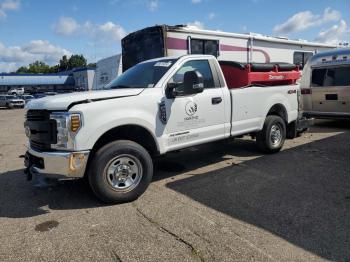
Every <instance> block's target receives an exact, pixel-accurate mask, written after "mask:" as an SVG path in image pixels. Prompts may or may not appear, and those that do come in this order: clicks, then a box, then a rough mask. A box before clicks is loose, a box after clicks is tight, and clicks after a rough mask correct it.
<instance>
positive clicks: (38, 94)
mask: <svg viewBox="0 0 350 262" xmlns="http://www.w3.org/2000/svg"><path fill="white" fill-rule="evenodd" d="M33 96H34V98H35V99H37V98H42V97H45V96H46V95H45V93H35V94H33Z"/></svg>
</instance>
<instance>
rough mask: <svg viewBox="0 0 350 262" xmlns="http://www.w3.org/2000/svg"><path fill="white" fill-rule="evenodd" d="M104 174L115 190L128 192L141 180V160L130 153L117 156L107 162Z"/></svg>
mask: <svg viewBox="0 0 350 262" xmlns="http://www.w3.org/2000/svg"><path fill="white" fill-rule="evenodd" d="M105 176H106V179H107V181H108V183H109V185H110V186H112V188H113V189H114V190H115V191H119V192H129V191H131V190H133V189H134V188H135V187H137V186H138V184H139V183H140V181H141V178H142V165H141V162H140V161H139V160H138V159H137V158H135V157H134V156H131V155H120V156H117V157H115V158H113V159H112V160H111V161H109V163H108V164H107V166H106V169H105Z"/></svg>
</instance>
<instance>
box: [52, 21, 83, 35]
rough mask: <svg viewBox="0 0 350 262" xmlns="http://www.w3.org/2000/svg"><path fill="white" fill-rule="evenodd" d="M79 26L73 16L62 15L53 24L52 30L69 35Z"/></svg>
mask: <svg viewBox="0 0 350 262" xmlns="http://www.w3.org/2000/svg"><path fill="white" fill-rule="evenodd" d="M79 27H80V25H79V24H78V22H77V21H75V19H74V18H72V17H65V16H62V17H60V18H59V19H58V21H57V23H56V24H54V31H55V33H56V34H58V35H63V36H70V35H73V34H75V33H76V32H77V31H78V29H79Z"/></svg>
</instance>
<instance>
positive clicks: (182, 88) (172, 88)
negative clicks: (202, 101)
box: [165, 71, 204, 98]
mask: <svg viewBox="0 0 350 262" xmlns="http://www.w3.org/2000/svg"><path fill="white" fill-rule="evenodd" d="M203 90H204V80H203V76H202V74H201V73H199V72H198V71H188V72H186V73H185V74H184V81H183V82H182V83H168V85H167V88H166V90H165V93H166V97H167V98H175V97H177V96H185V95H192V94H198V93H201V92H203Z"/></svg>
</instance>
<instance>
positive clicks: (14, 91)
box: [7, 87, 24, 96]
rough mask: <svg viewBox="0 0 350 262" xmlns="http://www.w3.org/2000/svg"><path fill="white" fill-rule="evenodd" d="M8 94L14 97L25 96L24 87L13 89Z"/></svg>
mask: <svg viewBox="0 0 350 262" xmlns="http://www.w3.org/2000/svg"><path fill="white" fill-rule="evenodd" d="M7 93H8V94H9V95H14V96H19V95H23V94H24V87H12V88H11V89H10V90H9V91H8V92H7Z"/></svg>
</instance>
